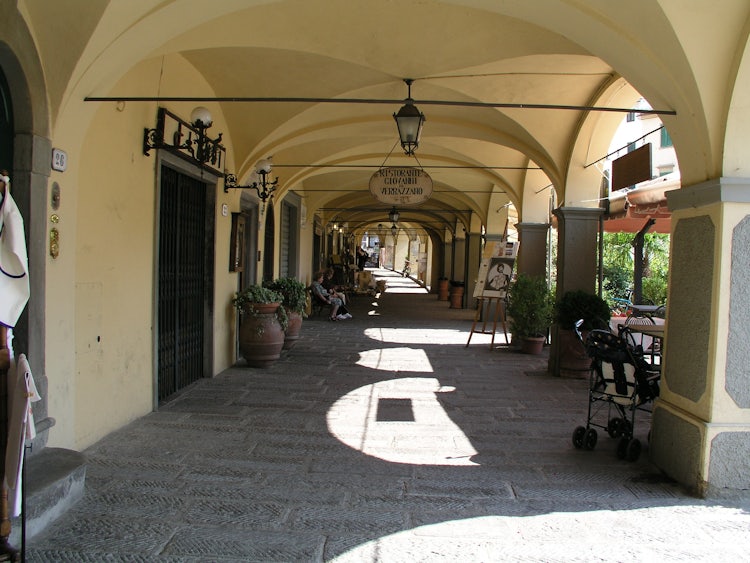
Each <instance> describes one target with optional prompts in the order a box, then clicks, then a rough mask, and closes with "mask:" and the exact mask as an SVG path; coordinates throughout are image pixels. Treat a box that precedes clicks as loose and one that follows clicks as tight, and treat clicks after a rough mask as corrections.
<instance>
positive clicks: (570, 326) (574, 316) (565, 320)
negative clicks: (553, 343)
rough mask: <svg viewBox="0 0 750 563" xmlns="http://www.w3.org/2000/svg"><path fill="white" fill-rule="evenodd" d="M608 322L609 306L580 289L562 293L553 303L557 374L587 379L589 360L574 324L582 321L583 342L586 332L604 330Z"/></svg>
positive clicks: (596, 296) (602, 300)
mask: <svg viewBox="0 0 750 563" xmlns="http://www.w3.org/2000/svg"><path fill="white" fill-rule="evenodd" d="M609 319H610V309H609V305H607V302H606V301H605V300H604V299H602V298H601V297H599V296H598V295H595V294H593V293H589V292H587V291H583V290H580V289H577V290H571V291H566V292H565V293H564V294H563V296H562V298H561V299H560V300H559V301H558V302H557V303H556V304H555V323H556V324H557V329H558V330H557V340H558V342H557V347H556V348H557V355H558V364H557V365H558V370H559V375H561V376H563V377H588V373H589V366H590V364H591V359H590V358H589V357H588V354H586V349H585V347H584V346H583V344H581V341H580V340H579V339H578V336H577V335H576V333H575V330H574V328H575V325H576V323H577V322H578V321H579V320H583V323H582V325H581V327H580V330H581V335H582V336H583V340H584V342H585V341H586V336H587V335H588V333H589V331H591V330H593V329H606V328H607V327H608V326H609Z"/></svg>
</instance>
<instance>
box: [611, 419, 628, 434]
mask: <svg viewBox="0 0 750 563" xmlns="http://www.w3.org/2000/svg"><path fill="white" fill-rule="evenodd" d="M624 422H625V420H624V419H622V418H610V419H609V422H608V423H607V434H609V436H610V438H619V437H620V436H622V431H623V427H624Z"/></svg>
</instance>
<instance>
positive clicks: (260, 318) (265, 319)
mask: <svg viewBox="0 0 750 563" xmlns="http://www.w3.org/2000/svg"><path fill="white" fill-rule="evenodd" d="M282 300H283V296H282V295H281V294H280V293H279V292H277V291H274V290H272V289H269V288H267V287H263V286H261V285H250V286H248V287H246V288H245V289H243V290H242V291H239V292H237V293H236V294H235V296H234V299H232V304H233V305H234V306H235V307H236V308H237V310H238V311H240V313H241V315H242V321H241V323H240V336H239V343H240V353H241V354H242V357H243V358H245V360H247V364H248V365H249V366H251V367H267V366H269V365H270V364H272V363H273V362H275V361H276V360H278V359H279V357H280V356H281V350H282V348H283V347H284V331H285V330H286V328H287V315H286V311H285V310H284V308H283V307H281V302H282Z"/></svg>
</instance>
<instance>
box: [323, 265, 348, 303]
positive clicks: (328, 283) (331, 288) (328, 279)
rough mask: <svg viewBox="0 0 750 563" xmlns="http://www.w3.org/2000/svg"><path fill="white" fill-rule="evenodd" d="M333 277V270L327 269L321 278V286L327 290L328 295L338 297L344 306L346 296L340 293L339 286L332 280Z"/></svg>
mask: <svg viewBox="0 0 750 563" xmlns="http://www.w3.org/2000/svg"><path fill="white" fill-rule="evenodd" d="M335 277H336V275H335V272H334V271H333V268H328V269H327V270H326V271H325V274H324V276H323V283H322V285H323V287H324V288H326V289H327V290H328V294H329V295H331V296H333V297H338V298H339V299H341V302H342V303H343V304H344V305H346V294H345V293H344V292H343V291H342V288H341V286H340V285H338V284H337V283H336V281H335V279H334V278H335Z"/></svg>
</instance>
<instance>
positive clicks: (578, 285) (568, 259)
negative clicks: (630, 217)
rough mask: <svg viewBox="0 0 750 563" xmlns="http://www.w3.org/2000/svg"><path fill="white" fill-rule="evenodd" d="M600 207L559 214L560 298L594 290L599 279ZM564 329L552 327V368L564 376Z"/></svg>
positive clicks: (557, 211)
mask: <svg viewBox="0 0 750 563" xmlns="http://www.w3.org/2000/svg"><path fill="white" fill-rule="evenodd" d="M602 212H603V209H601V208H599V207H560V208H558V209H555V210H554V211H553V213H554V214H555V216H556V217H557V288H556V298H557V300H558V301H559V300H560V299H561V298H562V296H563V294H564V293H565V292H566V291H569V290H576V289H582V290H584V291H587V292H589V293H594V292H595V288H596V280H597V269H596V265H597V240H598V235H599V217H600V216H601V214H602ZM559 330H560V328H559V327H558V326H557V325H553V326H552V345H551V347H550V353H549V363H548V371H549V372H550V373H551V374H552V375H555V376H559V375H560V335H559Z"/></svg>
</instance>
